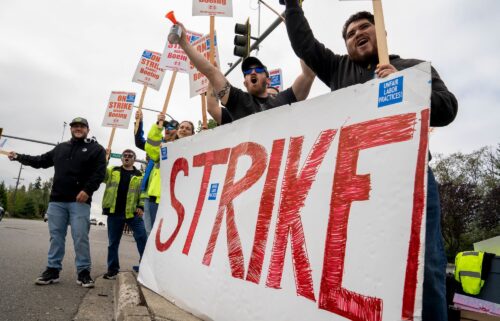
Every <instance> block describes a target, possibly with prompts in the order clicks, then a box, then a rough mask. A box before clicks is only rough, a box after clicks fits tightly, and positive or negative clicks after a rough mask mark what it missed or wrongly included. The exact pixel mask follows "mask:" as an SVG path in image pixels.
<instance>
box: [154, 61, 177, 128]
mask: <svg viewBox="0 0 500 321" xmlns="http://www.w3.org/2000/svg"><path fill="white" fill-rule="evenodd" d="M176 76H177V70H174V72H173V73H172V78H171V79H170V85H169V86H168V91H167V97H165V102H164V103H163V109H162V110H161V112H162V114H167V107H168V102H169V101H170V96H171V95H172V89H173V88H174V83H175V77H176ZM158 127H159V128H162V127H163V121H160V122H158Z"/></svg>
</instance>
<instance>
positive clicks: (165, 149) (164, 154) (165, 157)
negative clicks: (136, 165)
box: [160, 147, 168, 160]
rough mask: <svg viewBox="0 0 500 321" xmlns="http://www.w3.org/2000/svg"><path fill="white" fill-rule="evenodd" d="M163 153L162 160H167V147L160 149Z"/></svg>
mask: <svg viewBox="0 0 500 321" xmlns="http://www.w3.org/2000/svg"><path fill="white" fill-rule="evenodd" d="M160 151H161V160H166V159H167V158H168V157H167V147H162V148H160Z"/></svg>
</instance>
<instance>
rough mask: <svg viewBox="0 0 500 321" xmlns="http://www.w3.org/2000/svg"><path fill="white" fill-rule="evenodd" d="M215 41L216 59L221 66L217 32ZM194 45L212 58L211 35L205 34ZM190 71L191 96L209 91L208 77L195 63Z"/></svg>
mask: <svg viewBox="0 0 500 321" xmlns="http://www.w3.org/2000/svg"><path fill="white" fill-rule="evenodd" d="M214 42H215V53H214V59H215V61H216V62H217V66H220V63H219V49H218V46H217V33H215V34H214ZM193 47H195V48H196V50H198V52H199V53H201V54H202V55H203V56H205V58H206V59H207V60H209V59H210V35H205V36H203V37H201V38H200V39H198V40H196V41H195V42H194V43H193ZM190 67H191V68H190V71H189V95H190V97H194V96H196V95H201V94H203V93H206V92H207V89H208V78H207V77H205V75H204V74H202V73H201V72H199V71H198V69H196V68H195V67H194V65H193V64H191V66H190Z"/></svg>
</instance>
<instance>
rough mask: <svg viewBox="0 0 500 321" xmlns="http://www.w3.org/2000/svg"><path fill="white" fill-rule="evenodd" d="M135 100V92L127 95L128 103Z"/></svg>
mask: <svg viewBox="0 0 500 321" xmlns="http://www.w3.org/2000/svg"><path fill="white" fill-rule="evenodd" d="M134 101H135V94H128V95H127V103H133V102H134Z"/></svg>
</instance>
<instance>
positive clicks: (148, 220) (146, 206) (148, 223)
mask: <svg viewBox="0 0 500 321" xmlns="http://www.w3.org/2000/svg"><path fill="white" fill-rule="evenodd" d="M142 220H143V221H144V227H145V228H146V234H147V236H149V233H151V227H152V225H153V224H151V214H150V213H149V199H147V198H146V199H145V200H144V214H143V215H142Z"/></svg>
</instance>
